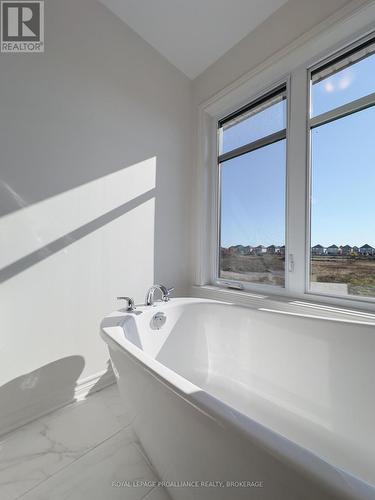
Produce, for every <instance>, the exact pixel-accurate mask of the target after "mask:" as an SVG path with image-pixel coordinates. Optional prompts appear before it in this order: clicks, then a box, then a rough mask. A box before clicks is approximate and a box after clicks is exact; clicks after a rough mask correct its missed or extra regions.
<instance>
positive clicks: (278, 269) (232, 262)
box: [220, 254, 285, 286]
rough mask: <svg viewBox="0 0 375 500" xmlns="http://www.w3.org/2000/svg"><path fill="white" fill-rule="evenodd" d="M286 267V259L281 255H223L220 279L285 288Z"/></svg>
mask: <svg viewBox="0 0 375 500" xmlns="http://www.w3.org/2000/svg"><path fill="white" fill-rule="evenodd" d="M284 267H285V262H284V257H283V256H281V255H269V254H264V255H262V256H258V255H238V254H229V255H228V254H224V255H223V254H222V255H221V258H220V270H221V271H220V277H221V278H224V279H228V280H240V281H249V282H252V283H263V284H271V285H279V286H284V282H285V279H284ZM249 273H251V274H249Z"/></svg>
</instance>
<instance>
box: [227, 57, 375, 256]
mask: <svg viewBox="0 0 375 500" xmlns="http://www.w3.org/2000/svg"><path fill="white" fill-rule="evenodd" d="M372 92H375V55H371V56H369V57H367V58H366V59H363V60H361V61H359V62H358V63H356V64H354V65H351V66H348V67H347V68H345V69H344V70H341V71H339V72H337V73H335V74H333V75H332V76H330V77H328V78H325V79H324V80H321V81H320V82H318V83H315V84H314V85H312V91H311V116H317V115H320V114H321V113H324V112H326V111H330V110H331V109H334V108H336V107H338V106H341V105H343V104H346V103H348V102H351V101H353V100H354V99H358V98H360V97H363V96H365V95H368V94H370V93H372ZM284 103H285V101H284ZM284 103H282V102H281V103H278V104H276V105H274V106H272V107H271V108H268V109H267V110H266V111H264V112H261V113H259V115H255V116H253V117H252V118H249V119H247V120H244V121H243V122H242V123H240V124H239V125H235V126H233V127H231V128H229V129H227V130H225V131H224V133H223V147H222V150H223V152H226V151H230V150H231V149H233V148H235V147H238V146H241V145H243V144H246V143H248V142H250V141H252V140H254V139H257V138H259V137H262V136H265V135H268V134H270V133H273V132H275V131H277V130H280V129H281V128H283V127H285V106H284ZM311 155H312V192H311V203H312V205H311V212H312V218H311V244H312V245H316V244H318V243H320V244H321V245H323V246H329V245H331V244H336V245H346V244H348V245H351V246H354V245H356V246H361V245H363V244H365V243H368V244H369V245H371V246H374V247H375V106H374V107H372V108H367V109H366V110H364V111H361V112H357V113H354V114H352V115H349V116H347V117H345V118H342V119H339V120H335V121H334V122H331V123H328V124H326V125H323V126H321V127H317V128H315V129H314V130H313V131H312V136H311ZM285 156H286V151H285V140H282V141H279V142H277V143H274V144H272V145H270V146H266V147H264V148H261V149H258V150H256V151H253V152H251V153H248V154H246V155H243V156H240V157H238V158H235V159H233V160H228V161H226V162H224V163H222V165H221V246H224V247H228V246H230V245H236V244H242V245H259V244H263V245H265V246H267V245H271V244H274V245H283V244H285V163H286V161H285Z"/></svg>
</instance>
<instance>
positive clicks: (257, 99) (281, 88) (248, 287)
mask: <svg viewBox="0 0 375 500" xmlns="http://www.w3.org/2000/svg"><path fill="white" fill-rule="evenodd" d="M289 89H290V79H289V77H288V78H284V79H282V80H280V81H278V82H276V83H275V84H273V85H270V86H269V87H268V88H267V89H266V90H265V91H264V92H260V93H258V94H257V95H256V96H254V97H253V98H251V99H249V102H248V103H247V104H245V105H244V106H241V108H239V109H237V110H235V111H234V112H231V113H229V114H227V115H226V116H223V117H222V118H220V119H218V120H217V121H216V130H217V132H218V131H219V128H220V124H221V123H222V122H224V121H227V120H228V119H229V118H230V117H231V116H232V115H233V116H234V115H238V116H240V115H241V113H244V112H246V109H251V108H252V107H256V106H257V104H258V103H259V104H260V103H261V102H262V101H266V100H267V98H270V97H271V96H272V95H273V94H277V93H278V92H283V93H284V94H285V100H286V120H285V128H284V129H281V130H280V131H278V132H276V133H273V134H269V135H267V136H264V137H262V138H261V139H258V140H255V141H251V142H249V143H247V144H245V145H244V146H241V147H239V148H235V149H233V150H230V151H229V152H227V153H223V154H220V150H219V147H220V144H219V140H218V137H219V134H218V133H217V134H216V152H217V153H216V154H217V158H216V175H215V177H216V182H215V186H216V195H215V198H216V207H215V214H216V224H215V227H216V244H215V248H214V263H215V264H214V270H213V272H212V274H211V275H212V282H213V283H214V284H216V285H219V286H227V287H228V288H233V289H237V290H245V291H258V292H262V291H265V290H269V289H271V290H272V291H275V292H276V293H280V292H281V293H283V292H284V290H285V289H286V287H287V284H286V281H287V277H288V272H287V228H288V224H287V216H288V210H287V203H288V133H289V116H290V110H289V92H290V90H289ZM272 137H277V139H276V140H271V138H272ZM266 139H268V141H266ZM284 139H285V151H286V153H285V188H284V197H285V206H284V221H285V223H284V239H285V241H284V245H285V261H284V286H277V285H269V284H267V285H264V284H261V283H256V282H251V281H240V280H230V279H225V278H221V277H220V242H221V234H220V233H221V204H220V201H221V168H220V163H222V161H223V160H222V158H223V157H224V158H225V159H224V161H228V160H229V159H233V158H236V157H238V156H240V155H241V154H247V153H250V152H251V151H255V150H257V149H260V148H262V147H265V146H268V145H270V144H273V143H275V142H279V141H280V140H284ZM256 143H259V144H260V143H261V145H259V146H258V147H257V148H254V149H249V150H247V148H248V147H249V146H252V145H254V144H256ZM239 150H243V151H244V152H243V153H241V154H237V155H234V156H231V153H233V152H235V151H239ZM227 156H228V158H227Z"/></svg>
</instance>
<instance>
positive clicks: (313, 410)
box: [102, 299, 375, 500]
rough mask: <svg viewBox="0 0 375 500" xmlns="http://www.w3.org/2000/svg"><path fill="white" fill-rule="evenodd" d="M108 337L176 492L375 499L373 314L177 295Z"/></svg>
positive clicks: (125, 394) (109, 323) (121, 322)
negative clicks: (160, 320)
mask: <svg viewBox="0 0 375 500" xmlns="http://www.w3.org/2000/svg"><path fill="white" fill-rule="evenodd" d="M160 312H161V313H163V314H164V315H165V318H164V319H166V322H165V324H164V325H163V326H161V328H160V329H157V327H156V326H155V325H153V323H152V318H153V316H154V315H155V314H156V313H160ZM369 316H370V315H369ZM102 336H103V338H104V340H105V342H106V343H107V344H108V346H109V350H110V355H111V359H112V362H113V366H114V370H115V373H116V376H117V377H118V385H119V389H120V393H121V397H122V398H123V401H124V404H126V406H127V408H128V411H129V412H130V414H131V417H132V423H133V427H134V430H135V432H136V434H137V435H138V438H139V440H140V442H141V443H142V446H143V447H144V449H145V451H146V453H147V455H148V457H149V459H150V461H151V462H152V464H153V465H154V467H155V468H156V470H157V472H158V474H159V476H160V478H161V479H162V480H164V481H166V482H167V483H166V484H167V486H168V491H169V493H170V495H171V497H172V498H173V499H175V500H190V499H202V500H209V499H215V500H218V499H222V500H237V499H267V500H284V499H285V500H304V499H309V500H328V499H330V500H331V499H335V500H344V499H367V500H370V499H372V500H373V499H375V488H374V485H375V429H374V427H375V412H374V409H375V402H374V394H375V391H374V382H375V356H374V354H375V327H374V322H373V321H370V320H368V321H363V322H362V324H360V323H358V322H357V321H355V320H354V321H353V322H352V321H351V320H350V319H347V320H337V319H336V320H334V319H330V318H328V317H327V318H323V319H322V318H320V319H319V318H313V317H308V316H304V315H293V314H288V313H281V312H277V311H273V312H272V311H268V312H267V311H262V310H257V309H256V308H253V309H252V308H249V307H240V306H235V305H232V304H228V303H223V302H217V301H211V300H205V299H172V300H171V301H170V302H168V303H162V302H157V303H156V304H155V305H154V306H148V307H140V308H138V309H136V310H135V311H134V312H130V313H127V312H124V311H116V312H114V313H112V314H111V315H109V316H108V317H107V318H105V319H104V320H103V322H102Z"/></svg>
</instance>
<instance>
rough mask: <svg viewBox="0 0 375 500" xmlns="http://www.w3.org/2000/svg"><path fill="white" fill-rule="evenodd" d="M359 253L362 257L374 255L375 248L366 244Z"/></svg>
mask: <svg viewBox="0 0 375 500" xmlns="http://www.w3.org/2000/svg"><path fill="white" fill-rule="evenodd" d="M359 253H360V254H361V255H374V248H372V246H370V245H368V244H367V243H366V244H365V245H362V246H361V248H360V249H359Z"/></svg>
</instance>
